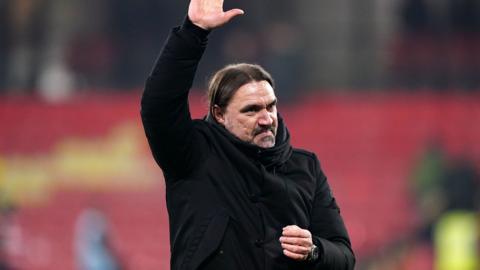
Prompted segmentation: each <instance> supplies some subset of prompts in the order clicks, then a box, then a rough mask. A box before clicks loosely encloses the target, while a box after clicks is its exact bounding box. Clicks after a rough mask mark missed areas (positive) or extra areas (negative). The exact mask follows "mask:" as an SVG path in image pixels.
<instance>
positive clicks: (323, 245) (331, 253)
mask: <svg viewBox="0 0 480 270" xmlns="http://www.w3.org/2000/svg"><path fill="white" fill-rule="evenodd" d="M315 159H316V158H315ZM316 167H317V175H318V176H317V177H318V179H317V188H316V192H315V200H314V206H313V209H312V217H311V222H310V228H309V229H310V232H311V233H312V235H313V243H314V244H315V245H316V246H317V247H318V248H319V258H318V260H317V261H316V262H314V267H313V268H312V269H332V270H352V269H353V268H354V266H355V255H354V254H353V251H352V247H351V244H350V239H349V236H348V233H347V229H346V228H345V225H344V223H343V219H342V217H341V216H340V209H339V207H338V205H337V203H336V202H335V198H334V197H333V196H332V192H331V190H330V186H329V185H328V182H327V178H326V177H325V175H324V174H323V172H322V170H321V169H320V164H319V162H318V159H316Z"/></svg>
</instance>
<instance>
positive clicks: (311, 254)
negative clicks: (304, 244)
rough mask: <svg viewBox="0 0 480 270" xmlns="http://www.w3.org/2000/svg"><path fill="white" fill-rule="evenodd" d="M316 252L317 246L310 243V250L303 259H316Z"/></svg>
mask: <svg viewBox="0 0 480 270" xmlns="http://www.w3.org/2000/svg"><path fill="white" fill-rule="evenodd" d="M318 253H319V252H318V247H317V246H315V245H312V249H310V252H309V253H308V254H307V258H306V259H305V260H306V261H309V262H314V261H316V260H317V259H318Z"/></svg>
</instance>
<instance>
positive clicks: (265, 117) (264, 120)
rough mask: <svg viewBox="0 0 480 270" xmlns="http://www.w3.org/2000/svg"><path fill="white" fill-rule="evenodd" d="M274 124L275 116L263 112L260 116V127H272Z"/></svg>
mask: <svg viewBox="0 0 480 270" xmlns="http://www.w3.org/2000/svg"><path fill="white" fill-rule="evenodd" d="M272 124H273V115H272V114H271V113H270V112H268V111H266V110H264V111H262V113H261V114H260V116H259V118H258V125H259V126H271V125H272Z"/></svg>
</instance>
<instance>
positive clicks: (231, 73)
mask: <svg viewBox="0 0 480 270" xmlns="http://www.w3.org/2000/svg"><path fill="white" fill-rule="evenodd" d="M253 81H257V82H258V81H267V82H268V83H269V84H270V85H271V86H272V88H273V87H274V82H273V79H272V76H271V75H270V74H269V73H268V72H267V71H265V69H263V68H262V67H261V66H259V65H254V64H246V63H240V64H232V65H228V66H226V67H224V68H222V69H220V70H219V71H217V72H216V73H215V74H214V75H213V76H212V78H211V79H210V82H209V83H208V91H207V96H208V101H209V104H208V107H209V114H210V116H211V117H212V118H213V119H214V120H215V121H216V119H215V116H214V114H213V108H214V106H215V105H217V106H218V107H220V108H221V109H222V110H223V109H225V108H226V107H227V105H228V104H229V103H230V100H231V99H232V97H233V95H235V93H236V92H237V90H238V89H239V88H240V87H242V86H243V85H245V84H247V83H250V82H253Z"/></svg>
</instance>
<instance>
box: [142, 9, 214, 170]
mask: <svg viewBox="0 0 480 270" xmlns="http://www.w3.org/2000/svg"><path fill="white" fill-rule="evenodd" d="M207 35H208V31H206V30H203V29H201V28H199V27H197V26H195V25H194V24H192V23H191V22H190V21H189V20H188V18H186V19H185V22H184V23H183V25H182V26H181V27H176V28H174V29H173V30H172V31H171V33H170V36H169V37H168V39H167V41H166V43H165V45H164V47H163V49H162V51H161V53H160V56H159V57H158V59H157V61H156V63H155V66H154V68H153V70H152V72H151V74H150V75H149V77H148V79H147V81H146V84H145V90H144V92H143V96H142V100H141V117H142V122H143V126H144V129H145V133H146V136H147V139H148V143H149V145H150V149H151V150H152V154H153V156H154V158H155V160H156V162H157V163H158V164H159V165H160V167H161V168H162V170H163V172H164V173H165V174H166V175H167V174H168V175H172V176H174V178H181V177H182V176H185V175H186V174H188V173H189V172H191V170H192V169H193V168H194V167H195V166H196V165H197V164H198V163H199V162H200V160H202V155H204V154H205V150H206V149H204V148H205V147H206V146H205V143H204V142H203V140H204V138H203V137H202V136H200V134H199V133H198V132H196V131H195V128H194V121H193V120H192V118H191V115H190V111H189V106H188V92H189V89H190V88H191V86H192V83H193V79H194V76H195V71H196V69H197V66H198V63H199V61H200V58H201V57H202V55H203V52H204V50H205V48H206V44H207Z"/></svg>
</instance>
